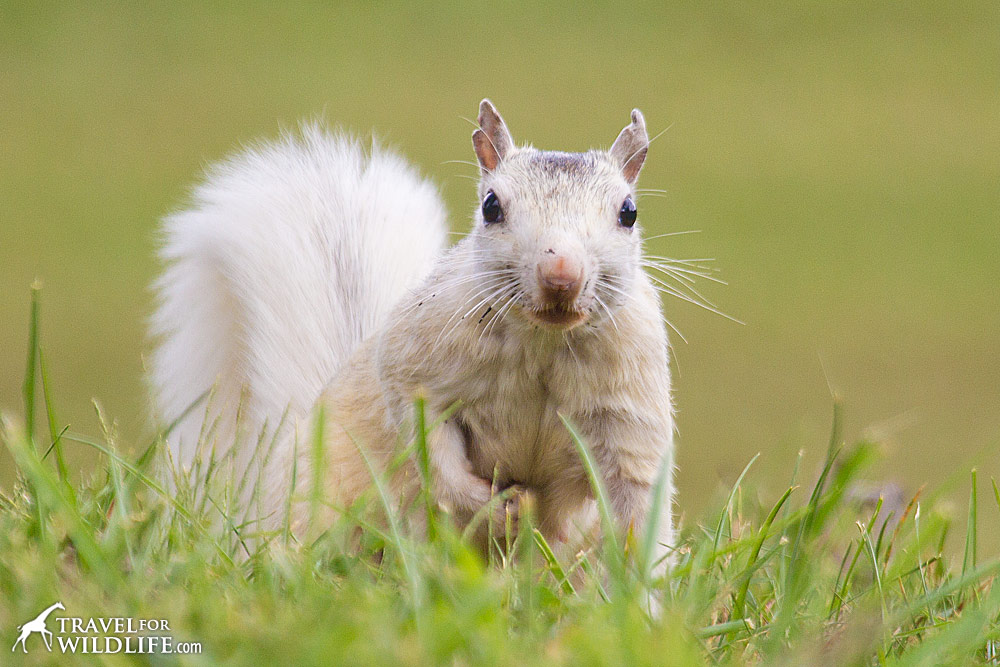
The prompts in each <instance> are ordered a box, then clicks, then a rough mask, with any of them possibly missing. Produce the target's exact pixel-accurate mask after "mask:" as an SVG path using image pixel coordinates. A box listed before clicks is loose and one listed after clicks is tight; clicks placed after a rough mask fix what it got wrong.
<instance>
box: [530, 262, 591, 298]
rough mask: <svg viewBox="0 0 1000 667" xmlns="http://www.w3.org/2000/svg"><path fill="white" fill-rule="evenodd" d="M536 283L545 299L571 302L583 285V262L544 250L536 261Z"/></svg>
mask: <svg viewBox="0 0 1000 667" xmlns="http://www.w3.org/2000/svg"><path fill="white" fill-rule="evenodd" d="M538 285H539V287H541V288H542V292H543V293H544V295H545V297H546V299H548V300H550V301H555V302H563V303H569V302H572V301H573V300H574V299H576V296H577V295H578V294H579V293H580V288H581V287H582V285H583V262H581V261H580V260H579V259H577V258H575V257H572V256H570V255H563V254H560V253H558V252H555V251H552V250H550V251H547V252H545V253H544V254H543V255H542V259H541V260H540V261H539V262H538Z"/></svg>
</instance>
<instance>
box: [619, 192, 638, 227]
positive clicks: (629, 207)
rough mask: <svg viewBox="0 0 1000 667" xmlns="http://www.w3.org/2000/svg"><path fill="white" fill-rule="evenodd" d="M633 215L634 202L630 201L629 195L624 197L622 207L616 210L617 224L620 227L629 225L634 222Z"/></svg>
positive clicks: (634, 213)
mask: <svg viewBox="0 0 1000 667" xmlns="http://www.w3.org/2000/svg"><path fill="white" fill-rule="evenodd" d="M635 216H636V211H635V202H634V201H632V198H631V197H625V201H624V202H622V209H621V210H620V211H618V224H620V225H621V226H622V227H631V226H632V225H634V224H635Z"/></svg>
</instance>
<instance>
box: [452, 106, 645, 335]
mask: <svg viewBox="0 0 1000 667" xmlns="http://www.w3.org/2000/svg"><path fill="white" fill-rule="evenodd" d="M631 120H632V122H631V123H630V124H629V125H628V126H626V127H625V129H623V130H622V131H621V133H620V134H619V135H618V138H617V139H616V140H615V142H614V144H613V145H612V146H611V148H610V149H609V150H607V151H603V150H592V151H588V152H586V153H561V152H554V151H540V150H537V149H535V148H532V147H531V146H525V147H518V146H516V145H515V144H514V140H513V139H512V137H511V135H510V132H509V131H508V130H507V125H506V124H505V123H504V121H503V119H502V118H501V117H500V114H499V113H497V110H496V109H495V108H494V106H493V104H491V103H490V101H489V100H483V101H482V103H481V104H480V106H479V129H477V130H476V131H475V132H473V134H472V143H473V146H474V148H475V150H476V156H477V157H478V159H479V166H480V168H481V174H482V175H481V178H480V181H479V202H480V206H479V209H478V212H477V214H476V219H475V228H474V230H473V232H472V235H473V237H474V239H475V247H476V248H477V251H476V261H477V263H478V264H479V266H480V267H481V268H482V270H483V275H484V276H486V281H487V286H492V285H495V286H496V290H497V294H496V300H497V302H498V303H499V304H500V307H501V308H502V307H507V303H508V302H509V303H510V306H509V308H510V309H511V310H516V311H519V313H520V314H521V315H522V316H523V317H526V318H528V320H530V321H532V322H533V323H536V324H537V323H540V324H544V325H548V326H551V327H556V328H561V329H571V328H573V327H575V326H578V325H580V324H583V323H591V324H596V323H597V322H600V321H603V320H604V319H612V321H613V311H614V310H615V309H616V308H618V307H619V306H620V305H621V304H622V303H623V302H624V301H625V300H627V299H628V298H630V294H631V290H632V283H633V281H634V280H635V277H636V275H637V273H638V272H639V271H640V264H639V262H640V256H641V247H640V244H641V240H640V234H639V224H638V223H637V213H636V206H635V200H636V192H635V183H636V180H637V179H638V177H639V170H640V169H641V168H642V163H643V161H644V160H645V158H646V149H647V146H648V144H649V137H648V134H647V133H646V123H645V121H644V120H643V117H642V114H641V113H640V112H639V110H638V109H634V110H633V111H632V119H631Z"/></svg>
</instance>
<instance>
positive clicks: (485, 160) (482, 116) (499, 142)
mask: <svg viewBox="0 0 1000 667" xmlns="http://www.w3.org/2000/svg"><path fill="white" fill-rule="evenodd" d="M472 146H473V148H475V149H476V157H478V158H479V166H480V167H482V169H483V171H493V170H494V169H495V168H496V166H497V165H498V164H500V161H501V160H503V159H504V157H506V156H507V153H509V152H510V150H511V149H512V148H513V147H514V139H512V138H511V136H510V132H509V131H508V130H507V124H506V123H504V122H503V118H501V117H500V114H499V113H497V110H496V107H494V106H493V103H492V102H490V101H489V100H483V101H482V102H480V103H479V129H478V130H476V131H475V132H473V133H472Z"/></svg>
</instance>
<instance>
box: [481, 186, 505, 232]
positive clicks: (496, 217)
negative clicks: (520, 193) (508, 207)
mask: <svg viewBox="0 0 1000 667" xmlns="http://www.w3.org/2000/svg"><path fill="white" fill-rule="evenodd" d="M483 221H484V222H486V224H487V225H489V224H492V223H494V222H503V209H502V208H500V200H499V199H497V196H496V194H495V193H494V192H493V191H492V190H490V191H489V192H488V193H487V194H486V199H484V200H483Z"/></svg>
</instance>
